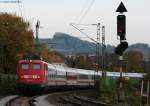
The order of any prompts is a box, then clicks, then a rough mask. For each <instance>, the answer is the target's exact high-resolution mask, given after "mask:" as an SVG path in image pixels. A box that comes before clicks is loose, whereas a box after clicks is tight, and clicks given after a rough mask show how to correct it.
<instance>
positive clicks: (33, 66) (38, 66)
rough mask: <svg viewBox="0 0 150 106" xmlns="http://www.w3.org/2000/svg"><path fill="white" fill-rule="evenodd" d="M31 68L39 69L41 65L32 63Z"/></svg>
mask: <svg viewBox="0 0 150 106" xmlns="http://www.w3.org/2000/svg"><path fill="white" fill-rule="evenodd" d="M32 69H33V70H40V69H41V65H40V64H33V65H32Z"/></svg>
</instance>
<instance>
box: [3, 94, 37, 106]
mask: <svg viewBox="0 0 150 106" xmlns="http://www.w3.org/2000/svg"><path fill="white" fill-rule="evenodd" d="M36 97H37V96H33V97H25V96H17V97H15V98H12V99H10V100H9V101H8V102H7V103H6V104H5V106H35V105H34V102H35V98H36Z"/></svg>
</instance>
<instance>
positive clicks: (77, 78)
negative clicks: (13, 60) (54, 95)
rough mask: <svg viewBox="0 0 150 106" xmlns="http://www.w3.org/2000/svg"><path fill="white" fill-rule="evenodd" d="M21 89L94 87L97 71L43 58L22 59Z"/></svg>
mask: <svg viewBox="0 0 150 106" xmlns="http://www.w3.org/2000/svg"><path fill="white" fill-rule="evenodd" d="M17 75H18V78H17V83H18V84H17V85H18V89H19V91H26V90H29V89H30V90H37V89H39V90H41V89H47V88H48V89H58V88H59V89H70V88H85V87H94V85H95V80H94V77H95V71H93V70H83V69H75V68H69V67H66V66H63V65H60V64H49V63H46V62H44V61H42V60H20V61H19V62H18V68H17Z"/></svg>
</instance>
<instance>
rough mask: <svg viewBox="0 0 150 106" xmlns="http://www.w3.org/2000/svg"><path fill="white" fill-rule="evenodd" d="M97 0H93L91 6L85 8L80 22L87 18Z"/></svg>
mask: <svg viewBox="0 0 150 106" xmlns="http://www.w3.org/2000/svg"><path fill="white" fill-rule="evenodd" d="M94 2H95V0H92V1H91V3H90V5H89V7H88V8H87V9H86V10H85V12H84V13H83V15H82V16H81V18H80V20H79V23H81V22H82V21H83V19H84V18H85V16H86V14H87V13H88V12H89V10H90V9H91V7H92V6H93V4H94Z"/></svg>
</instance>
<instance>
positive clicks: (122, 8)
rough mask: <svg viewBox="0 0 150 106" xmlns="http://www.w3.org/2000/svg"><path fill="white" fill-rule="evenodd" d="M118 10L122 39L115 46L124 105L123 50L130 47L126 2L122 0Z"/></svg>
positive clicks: (118, 22) (118, 30)
mask: <svg viewBox="0 0 150 106" xmlns="http://www.w3.org/2000/svg"><path fill="white" fill-rule="evenodd" d="M116 12H119V15H118V16H117V39H119V40H120V44H119V45H118V46H117V47H116V48H115V54H117V55H119V63H120V68H119V69H120V78H119V88H118V103H119V105H121V106H124V105H125V104H124V102H125V95H124V87H123V80H124V78H123V76H122V72H123V69H122V65H123V52H124V51H125V50H126V49H127V48H128V43H127V41H126V16H125V15H124V14H123V13H124V12H127V9H126V8H125V6H124V4H123V3H122V2H121V3H120V5H119V6H118V8H117V10H116Z"/></svg>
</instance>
